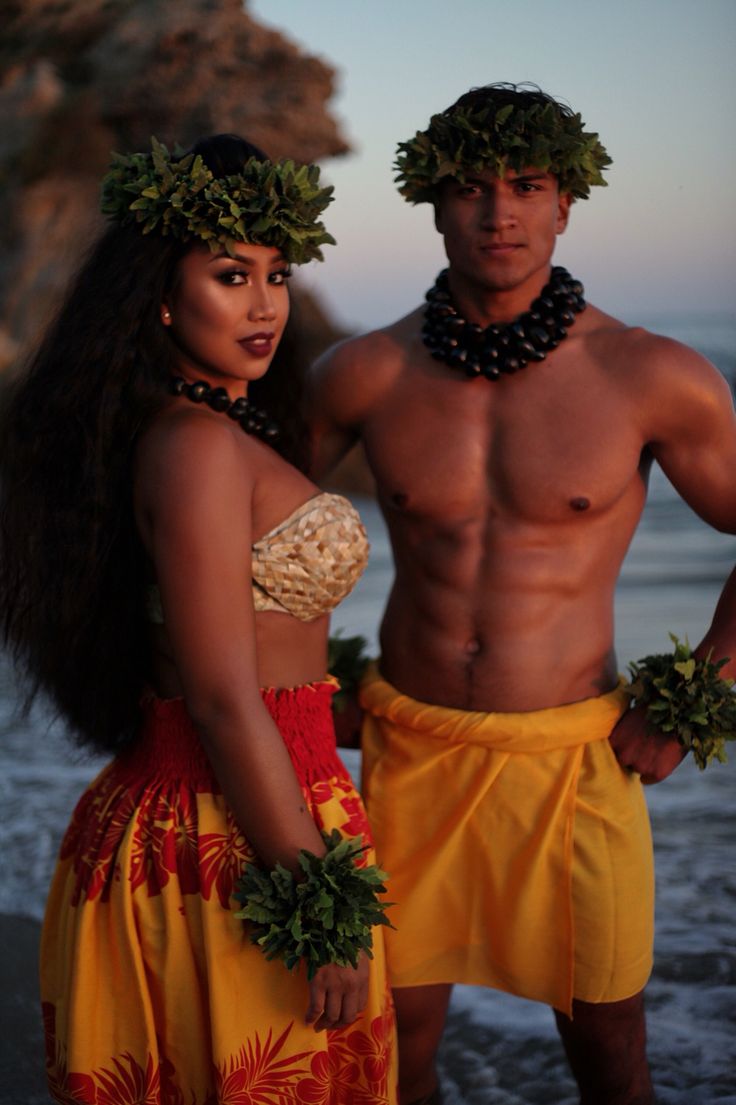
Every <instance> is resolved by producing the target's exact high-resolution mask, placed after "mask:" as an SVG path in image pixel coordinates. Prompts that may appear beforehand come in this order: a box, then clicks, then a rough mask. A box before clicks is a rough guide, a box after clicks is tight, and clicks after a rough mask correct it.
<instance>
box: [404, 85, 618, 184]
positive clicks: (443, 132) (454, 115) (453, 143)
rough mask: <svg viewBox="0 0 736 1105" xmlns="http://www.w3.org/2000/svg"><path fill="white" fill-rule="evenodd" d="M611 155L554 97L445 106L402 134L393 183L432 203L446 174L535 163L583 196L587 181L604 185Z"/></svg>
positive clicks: (500, 173) (502, 170) (461, 175)
mask: <svg viewBox="0 0 736 1105" xmlns="http://www.w3.org/2000/svg"><path fill="white" fill-rule="evenodd" d="M610 164H611V158H610V157H609V156H608V154H607V153H606V151H605V149H604V147H603V146H602V145H601V143H600V141H599V139H598V135H597V134H596V133H595V132H592V131H585V130H583V121H582V119H581V117H580V115H573V114H572V113H570V114H567V113H566V112H565V111H563V110H560V105H558V104H555V102H554V101H548V102H542V103H540V102H531V103H528V104H523V103H509V102H508V99H507V98H505V97H499V98H498V99H497V101H496V102H494V98H493V97H492V96H489V97H488V99H487V100H486V101H485V102H484V103H483V104H481V105H479V106H470V105H466V106H458V105H455V106H453V107H451V108H448V110H447V111H444V112H442V113H441V114H439V115H433V116H432V118H431V120H430V123H429V127H428V128H427V130H426V131H417V133H416V134H415V136H414V138H411V139H410V140H409V141H408V142H401V143H399V146H398V155H397V159H396V162H395V166H394V167H395V168H396V169H397V176H396V183H397V185H398V188H399V191H400V192H401V194H402V196H404V197H405V198H406V199H407V200H408V201H409V203H434V202H435V201H436V199H437V188H438V186H439V185H440V184H441V182H442V181H443V180H444V179H445V178H446V177H453V178H454V179H456V180H459V181H461V182H462V181H464V180H465V174H466V173H467V172H470V173H474V172H478V171H479V170H480V169H490V170H491V171H492V172H494V173H496V174H497V175H498V176H499V177H503V176H504V174H505V172H506V170H507V169H511V170H513V171H514V172H517V173H518V172H521V171H522V170H523V169H528V168H535V169H541V170H543V171H544V172H550V173H552V174H553V175H554V176H556V177H557V179H558V182H559V188H560V192H569V193H571V194H572V195H573V196H574V197H576V198H577V199H587V198H588V194H589V192H590V186H591V185H593V184H602V185H605V184H606V181H605V180H604V179H603V176H602V175H601V170H602V169H605V167H606V166H607V165H610Z"/></svg>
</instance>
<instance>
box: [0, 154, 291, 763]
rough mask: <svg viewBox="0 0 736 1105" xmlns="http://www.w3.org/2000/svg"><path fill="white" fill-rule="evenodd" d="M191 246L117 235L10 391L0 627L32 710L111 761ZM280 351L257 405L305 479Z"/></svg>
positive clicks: (135, 669)
mask: <svg viewBox="0 0 736 1105" xmlns="http://www.w3.org/2000/svg"><path fill="white" fill-rule="evenodd" d="M194 149H195V152H201V153H202V156H203V158H204V159H205V161H206V162H207V164H208V165H209V166H210V168H212V170H213V172H214V173H215V175H218V176H219V175H224V174H225V173H237V172H238V171H239V170H240V168H241V166H242V164H243V162H244V161H245V160H247V158H248V157H251V156H258V157H260V158H263V156H264V155H263V154H262V153H261V152H260V151H259V150H257V149H256V148H255V147H253V146H250V144H248V143H246V142H244V141H243V140H242V139H239V138H236V137H235V136H231V135H224V136H216V137H214V138H210V139H205V140H204V141H203V142H201V143H198V145H197V146H196V147H195V148H194ZM187 248H188V247H187V246H182V245H181V244H180V243H178V242H176V241H175V240H174V239H171V238H163V237H161V236H158V235H156V234H150V235H145V236H144V235H142V234H141V233H140V231H139V230H138V229H137V228H135V227H120V226H114V227H111V228H110V229H109V230H108V231H107V232H106V233H105V234H104V235H103V236H102V238H101V239H100V241H99V242H98V243H97V244H96V246H95V247H94V248H93V249H92V251H91V253H90V255H89V256H88V258H87V260H86V261H85V263H84V264H83V265H82V268H81V270H80V272H79V274H78V276H77V278H76V280H75V281H74V282H73V284H72V286H71V288H70V291H69V293H68V295H67V298H66V301H65V302H64V304H63V306H62V308H61V310H60V311H59V313H58V316H57V319H56V321H55V322H54V323H53V324H52V325H51V327H50V328H49V329H48V331H47V332H46V334H45V336H44V338H43V341H42V343H41V346H40V348H39V349H38V351H37V352H36V354H35V356H34V357H33V358H32V360H31V362H30V364H29V366H28V369H27V371H25V372H24V373H23V374H22V375H21V376H19V377H18V378H17V379H16V380H15V381H14V382H13V383H11V384H10V385H9V386H8V387H7V388H6V390H5V392H4V395H3V405H2V413H1V414H0V629H1V631H2V634H3V637H4V640H5V644H6V645H7V646H8V648H9V650H10V653H11V656H12V657H13V659H14V660H15V662H16V665H17V667H18V670H19V672H20V673H21V674H22V676H24V678H25V685H26V688H27V697H26V705H29V704H30V702H31V701H32V700H33V698H34V697H35V695H36V693H37V692H38V691H39V690H41V691H44V692H45V693H46V694H47V695H48V696H49V697H50V698H51V700H52V702H53V703H54V704H55V706H56V707H57V708H58V710H59V712H60V713H61V714H62V715H63V716H64V718H65V719H66V721H67V723H68V725H69V727H70V729H71V731H72V733H73V734H74V735H75V736H76V738H77V739H78V740H79V742H80V743H83V744H88V745H90V746H92V747H94V748H96V749H98V750H103V751H113V752H115V751H118V750H120V749H121V748H123V747H124V746H125V745H126V744H128V743H129V742H130V741H131V740H132V739H133V737H134V735H135V733H136V730H137V726H138V722H139V701H140V697H141V693H142V691H143V688H144V686H145V682H146V679H147V676H148V672H149V664H148V627H147V622H146V613H145V588H146V583H147V581H148V574H147V573H148V570H149V569H148V567H147V563H146V557H145V553H144V550H143V546H142V544H141V541H140V538H139V536H138V533H137V530H136V526H135V521H134V514H133V488H132V483H133V479H132V476H133V468H132V464H133V454H134V450H135V446H136V442H137V440H138V438H139V436H140V434H141V432H142V430H143V429H144V428H145V427H146V426H147V424H148V423H149V421H150V419H151V418H152V417H153V416H154V415H155V414H156V413H157V412H158V411H159V410H160V409H161V408H162V406H163V404H164V403H165V401H166V394H167V382H168V378H169V376H170V374H171V372H172V370H173V369H174V360H173V347H172V343H171V340H170V338H169V336H168V333H167V332H166V331H165V329H164V327H162V325H161V321H160V305H161V302H162V300H163V298H164V297H165V295H166V294H167V292H168V291H169V290H170V288H171V287H172V283H173V281H174V280H175V277H176V270H177V265H178V262H179V260H180V259H181V257H182V256H183V254H184V252H185V251H186V249H187ZM288 329H289V327H287V331H288ZM284 343H285V344H284ZM282 346H283V348H280V349H279V351H278V353H277V357H275V358H274V362H273V364H272V366H271V368H270V370H269V373H268V374H267V377H266V379H265V380H264V381H259V386H258V387H257V388H256V387H253V385H251V389H249V394H251V396H252V398H253V400H254V402H256V403H257V404H258V405H259V406H262V407H264V408H265V409H267V410H268V412H269V414H270V415H271V416H272V417H273V418H274V420H276V421H278V422H279V424H280V426H281V427H282V436H281V439H280V444H279V446H277V447H279V448H280V451H281V452H282V453H283V454H284V455H285V456H286V457H287V459H289V460H290V461H292V463H296V464H297V465H298V466H299V467H305V455H306V448H305V441H306V435H305V433H304V429H303V425H302V423H301V418H300V414H299V412H298V410H297V406H298V399H299V390H300V386H301V379H302V373H301V372H300V371H299V369H298V366H297V365H296V364H295V363H294V361H293V360H292V355H293V353H294V341H293V338H290V337H289V336H288V335H285V337H284V339H283V340H282Z"/></svg>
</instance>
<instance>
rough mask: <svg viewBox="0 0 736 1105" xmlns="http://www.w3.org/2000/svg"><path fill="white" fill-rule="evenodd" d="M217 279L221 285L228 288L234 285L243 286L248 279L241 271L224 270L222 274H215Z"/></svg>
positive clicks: (245, 273)
mask: <svg viewBox="0 0 736 1105" xmlns="http://www.w3.org/2000/svg"><path fill="white" fill-rule="evenodd" d="M217 279H218V280H219V281H220V283H221V284H228V285H230V286H232V285H234V284H245V282H246V280H247V279H248V274H247V272H242V270H241V269H225V271H224V272H219V273H218V274H217Z"/></svg>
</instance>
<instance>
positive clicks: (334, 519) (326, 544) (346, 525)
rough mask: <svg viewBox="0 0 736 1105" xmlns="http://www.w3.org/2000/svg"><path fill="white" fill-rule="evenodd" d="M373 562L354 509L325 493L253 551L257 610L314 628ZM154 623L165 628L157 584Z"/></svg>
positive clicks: (151, 612)
mask: <svg viewBox="0 0 736 1105" xmlns="http://www.w3.org/2000/svg"><path fill="white" fill-rule="evenodd" d="M367 561H368V538H367V536H366V532H365V529H364V528H363V523H362V522H361V520H360V516H359V515H358V512H357V511H356V510H355V508H354V507H353V505H352V503H349V502H348V500H347V499H344V498H343V497H342V495H333V494H331V493H329V492H327V491H323V492H320V493H319V494H318V495H314V496H312V498H311V499H307V501H306V503H302V505H301V506H298V507H297V508H296V510H293V511H292V512H291V514H289V516H288V517H287V518H284V520H283V522H279V524H278V525H277V526H275V527H274V528H273V529H272V530H269V532H268V533H265V534H264V535H263V537H261V538H259V539H258V541H256V542H255V544H254V545H253V555H252V561H251V563H252V568H251V576H252V580H251V582H252V588H253V605H254V606H255V608H256V610H277V611H281V612H282V613H286V614H291V615H292V616H293V617H295V618H299V620H300V621H303V622H311V621H313V620H314V619H315V618H319V617H320V616H321V615H322V614H328V613H329V612H330V611H331V610H333V609H334V608H335V607H336V606H337V604H338V603H339V602H340V601H341V600H342V599H344V598H345V596H346V595H348V594H349V593H350V592H351V591H352V589H353V587H354V586H355V584H356V583H357V581H358V579H359V578H360V576H361V574H362V572H363V569H364V568H365V566H366V563H367ZM148 617H149V619H150V621H152V622H156V623H157V624H159V625H163V621H164V617H163V610H162V607H161V596H160V594H159V590H158V587H157V586H156V584H152V585H151V587H150V588H149V592H148Z"/></svg>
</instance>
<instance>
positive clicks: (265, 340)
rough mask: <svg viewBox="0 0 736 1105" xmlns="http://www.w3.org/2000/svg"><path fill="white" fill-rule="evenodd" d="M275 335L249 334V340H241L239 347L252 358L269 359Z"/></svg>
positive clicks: (239, 340)
mask: <svg viewBox="0 0 736 1105" xmlns="http://www.w3.org/2000/svg"><path fill="white" fill-rule="evenodd" d="M274 337H275V334H273V333H271V332H270V331H268V332H265V331H264V332H263V333H258V334H249V335H248V337H247V338H239V339H238V345H242V347H243V349H245V350H247V351H248V353H250V355H251V357H268V356H269V355H270V353H271V352H272V350H273V341H274Z"/></svg>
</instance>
